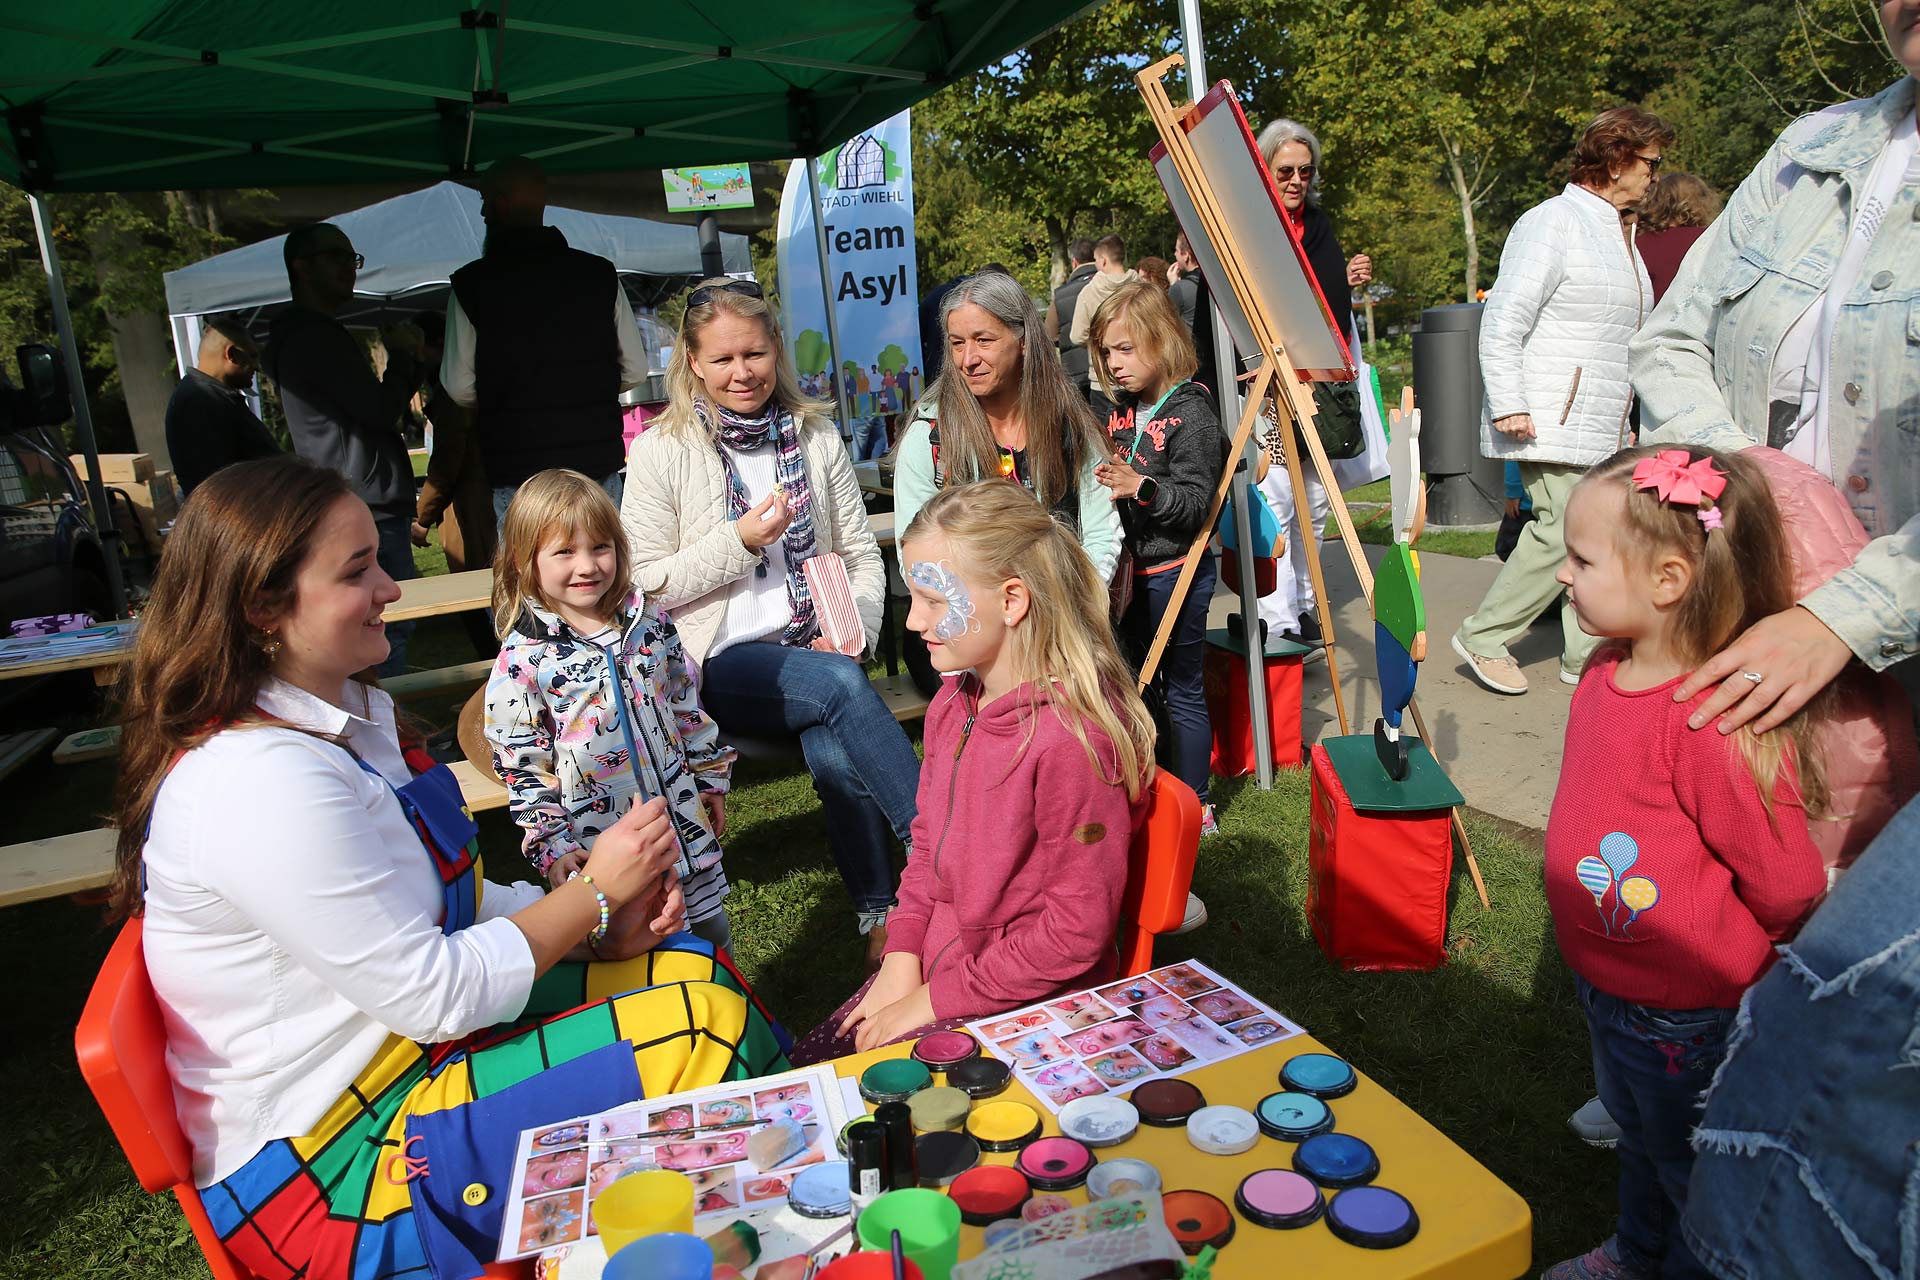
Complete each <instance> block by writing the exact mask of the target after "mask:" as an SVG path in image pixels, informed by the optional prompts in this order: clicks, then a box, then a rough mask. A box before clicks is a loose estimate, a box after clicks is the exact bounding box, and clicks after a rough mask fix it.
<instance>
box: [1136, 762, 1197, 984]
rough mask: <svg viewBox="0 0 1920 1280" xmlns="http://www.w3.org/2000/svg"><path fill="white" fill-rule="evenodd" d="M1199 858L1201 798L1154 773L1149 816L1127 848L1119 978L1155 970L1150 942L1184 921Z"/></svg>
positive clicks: (1168, 776) (1163, 773) (1176, 781)
mask: <svg viewBox="0 0 1920 1280" xmlns="http://www.w3.org/2000/svg"><path fill="white" fill-rule="evenodd" d="M1199 854H1200V797H1199V796H1196V795H1195V794H1194V793H1193V788H1192V787H1189V786H1188V785H1187V784H1186V783H1184V782H1182V781H1180V779H1178V778H1176V777H1174V776H1173V775H1172V774H1171V773H1168V772H1167V771H1166V770H1165V769H1157V770H1155V771H1154V775H1153V786H1152V788H1151V794H1150V795H1149V797H1148V801H1147V816H1146V818H1145V820H1144V821H1142V822H1141V824H1140V828H1139V830H1137V831H1135V832H1134V833H1133V843H1132V844H1131V845H1130V846H1129V847H1128V849H1127V891H1126V894H1125V896H1124V897H1122V898H1121V900H1120V976H1121V977H1123V978H1128V977H1132V976H1133V975H1134V974H1136V973H1145V972H1146V971H1147V970H1149V969H1151V968H1153V940H1154V938H1155V937H1156V936H1157V935H1159V934H1162V933H1166V932H1168V931H1169V930H1173V929H1178V928H1179V927H1180V926H1181V924H1182V923H1184V922H1185V920H1186V918H1187V890H1188V889H1189V888H1191V887H1192V885H1193V864H1194V860H1195V859H1196V858H1197V857H1198V856H1199Z"/></svg>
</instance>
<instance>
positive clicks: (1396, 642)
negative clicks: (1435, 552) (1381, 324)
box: [1373, 387, 1427, 782]
mask: <svg viewBox="0 0 1920 1280" xmlns="http://www.w3.org/2000/svg"><path fill="white" fill-rule="evenodd" d="M1387 417H1388V421H1389V423H1390V424H1391V426H1392V432H1391V436H1390V439H1389V440H1388V443H1387V467H1388V485H1389V488H1390V489H1391V490H1392V494H1393V546H1392V548H1391V549H1390V550H1389V551H1388V552H1387V554H1386V557H1385V559H1383V560H1381V562H1380V570H1379V573H1378V574H1377V575H1376V576H1375V578H1374V581H1373V647H1374V662H1375V664H1376V665H1377V667H1378V668H1379V672H1380V712H1381V715H1380V718H1379V719H1378V720H1376V721H1375V722H1374V725H1373V748H1374V752H1375V754H1377V755H1378V756H1379V757H1380V767H1381V768H1383V769H1385V770H1386V771H1387V776H1389V777H1391V778H1392V779H1393V780H1394V781H1395V782H1402V781H1405V780H1406V776H1407V767H1408V766H1407V744H1406V742H1405V740H1404V739H1403V738H1402V737H1401V735H1400V718H1401V716H1402V715H1403V714H1404V713H1405V712H1406V709H1407V704H1408V703H1409V702H1411V701H1412V700H1413V687H1414V685H1415V683H1417V682H1418V680H1419V678H1420V663H1421V662H1422V661H1424V660H1425V658H1426V656H1427V608H1426V602H1425V601H1424V600H1423V599H1422V598H1421V595H1420V558H1419V556H1418V555H1417V554H1416V553H1415V552H1414V550H1413V543H1414V540H1415V539H1417V538H1418V537H1419V536H1420V531H1421V529H1422V528H1423V527H1424V526H1425V525H1426V521H1427V494H1426V486H1425V485H1424V484H1422V483H1421V479H1420V411H1419V410H1418V409H1416V408H1414V406H1413V388H1412V387H1407V388H1405V389H1404V390H1402V391H1401V393H1400V407H1399V408H1397V409H1394V410H1393V411H1391V412H1390V413H1389V414H1388V415H1387Z"/></svg>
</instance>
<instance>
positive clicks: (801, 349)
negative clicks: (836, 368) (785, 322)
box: [793, 329, 831, 373]
mask: <svg viewBox="0 0 1920 1280" xmlns="http://www.w3.org/2000/svg"><path fill="white" fill-rule="evenodd" d="M830 354H831V353H830V352H829V351H828V349H827V336H826V335H825V334H824V333H821V332H820V331H819V330H818V329H802V330H801V331H800V334H799V336H798V337H796V338H795V339H794V340H793V365H794V368H795V369H797V370H799V371H800V372H801V373H825V372H826V371H827V359H828V357H829V355H830Z"/></svg>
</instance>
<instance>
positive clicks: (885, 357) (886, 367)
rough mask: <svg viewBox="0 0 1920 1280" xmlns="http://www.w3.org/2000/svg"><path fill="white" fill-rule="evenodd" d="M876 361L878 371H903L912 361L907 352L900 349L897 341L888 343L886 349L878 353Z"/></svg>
mask: <svg viewBox="0 0 1920 1280" xmlns="http://www.w3.org/2000/svg"><path fill="white" fill-rule="evenodd" d="M876 363H877V364H878V365H879V367H880V372H882V373H904V372H905V371H906V368H907V366H908V365H909V364H910V363H912V361H911V360H910V359H909V358H908V356H907V353H906V352H904V351H902V350H901V349H900V347H899V345H898V344H897V343H888V344H887V348H886V350H884V351H882V352H881V353H880V358H879V360H878V361H877V362H876Z"/></svg>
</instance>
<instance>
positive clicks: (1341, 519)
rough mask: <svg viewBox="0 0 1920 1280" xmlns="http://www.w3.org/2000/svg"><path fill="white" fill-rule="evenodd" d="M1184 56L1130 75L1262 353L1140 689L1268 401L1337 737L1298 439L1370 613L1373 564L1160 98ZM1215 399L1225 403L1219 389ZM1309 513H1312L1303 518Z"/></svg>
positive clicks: (1177, 115) (1305, 396)
mask: <svg viewBox="0 0 1920 1280" xmlns="http://www.w3.org/2000/svg"><path fill="white" fill-rule="evenodd" d="M1185 64H1186V59H1185V58H1184V57H1183V56H1182V55H1180V54H1177V53H1176V54H1172V55H1170V56H1168V57H1166V58H1162V59H1161V60H1160V61H1158V62H1156V63H1154V64H1153V65H1152V66H1149V67H1146V68H1144V69H1142V70H1141V71H1140V72H1138V73H1137V74H1136V75H1135V76H1134V82H1135V83H1136V84H1137V85H1138V86H1139V87H1140V96H1141V97H1143V98H1145V99H1146V102H1147V113H1148V114H1149V115H1150V116H1151V117H1152V118H1153V123H1154V127H1155V128H1156V129H1158V130H1159V131H1160V140H1161V142H1162V143H1164V144H1165V146H1166V149H1167V157H1168V159H1170V160H1171V161H1172V162H1173V166H1174V169H1175V171H1176V172H1177V173H1178V174H1179V175H1180V180H1181V182H1182V183H1183V184H1184V185H1185V186H1186V189H1187V194H1188V195H1190V196H1191V197H1192V199H1193V204H1194V208H1195V210H1196V211H1197V212H1198V214H1199V216H1200V221H1201V224H1202V226H1203V227H1204V228H1205V230H1206V234H1207V239H1208V241H1209V242H1210V243H1211V244H1212V246H1213V248H1214V251H1215V252H1216V253H1217V254H1218V256H1219V258H1220V263H1221V266H1222V267H1223V269H1224V270H1225V272H1226V276H1227V279H1226V281H1225V282H1224V283H1225V285H1226V287H1228V288H1230V289H1232V290H1233V294H1234V297H1235V298H1237V299H1238V300H1239V302H1240V305H1241V308H1242V309H1243V310H1244V311H1245V312H1246V315H1247V319H1248V321H1249V322H1250V323H1251V324H1252V326H1253V331H1254V337H1255V340H1256V341H1257V342H1258V343H1259V346H1260V351H1261V353H1262V354H1263V356H1264V357H1265V358H1264V359H1263V360H1262V361H1261V364H1260V368H1259V370H1258V371H1257V372H1256V373H1255V374H1254V377H1253V383H1252V385H1251V386H1250V387H1249V388H1248V389H1247V404H1246V408H1245V409H1244V410H1243V411H1242V412H1241V414H1240V420H1239V422H1238V423H1237V424H1236V426H1235V428H1234V434H1233V446H1232V449H1231V451H1230V452H1229V454H1228V461H1227V467H1226V470H1225V472H1224V473H1223V474H1222V475H1221V477H1220V483H1219V484H1218V485H1217V486H1215V488H1214V494H1213V505H1212V507H1211V508H1209V510H1208V512H1207V519H1206V521H1205V522H1204V523H1203V524H1202V525H1201V526H1200V530H1199V532H1198V533H1196V534H1195V535H1194V540H1193V543H1192V545H1191V546H1189V547H1188V548H1187V558H1186V562H1185V563H1184V564H1182V565H1181V566H1180V577H1179V579H1178V580H1177V581H1176V582H1175V583H1174V587H1173V596H1172V599H1171V600H1170V601H1169V603H1168V605H1167V611H1166V613H1165V615H1164V616H1163V617H1162V618H1161V620H1160V629H1159V632H1158V633H1157V634H1156V635H1155V636H1154V638H1153V645H1152V647H1151V648H1150V649H1149V650H1148V651H1147V657H1146V661H1145V662H1143V663H1142V664H1141V666H1140V688H1141V689H1143V690H1144V689H1145V688H1146V687H1147V685H1148V684H1149V683H1151V681H1152V679H1153V675H1154V672H1155V671H1156V670H1157V669H1158V667H1159V665H1160V658H1161V655H1162V654H1163V653H1164V652H1165V651H1166V647H1167V642H1168V641H1169V640H1170V639H1171V638H1172V635H1173V627H1174V624H1175V622H1177V621H1178V619H1179V615H1180V606H1181V604H1182V603H1183V602H1184V601H1185V600H1186V595H1187V591H1188V590H1189V588H1191V586H1192V585H1193V579H1194V575H1195V574H1197V573H1198V572H1199V569H1200V556H1201V554H1202V553H1203V552H1204V551H1205V550H1206V546H1207V542H1208V540H1209V539H1210V538H1211V537H1212V536H1213V526H1214V523H1215V522H1216V521H1217V520H1218V519H1219V518H1220V508H1221V506H1222V505H1223V504H1224V503H1225V501H1226V497H1227V491H1228V489H1229V488H1231V487H1232V484H1233V477H1234V474H1235V472H1236V470H1237V468H1238V465H1239V460H1240V458H1241V456H1242V455H1243V454H1244V453H1245V451H1246V445H1247V440H1248V438H1249V437H1250V436H1251V435H1252V433H1253V425H1254V423H1255V422H1257V421H1258V420H1259V419H1260V417H1261V411H1262V409H1263V408H1264V407H1265V406H1266V405H1267V404H1269V403H1271V404H1272V406H1273V420H1274V421H1275V422H1276V423H1277V424H1279V430H1280V431H1281V432H1282V433H1283V439H1284V440H1285V442H1286V448H1285V454H1286V461H1287V475H1288V478H1289V480H1290V481H1291V483H1292V485H1293V504H1294V507H1293V509H1294V525H1295V527H1294V529H1293V530H1291V531H1290V532H1291V534H1292V536H1293V537H1294V538H1295V539H1296V540H1297V541H1298V542H1299V544H1300V549H1301V553H1302V554H1304V555H1305V556H1306V557H1307V573H1308V576H1309V578H1310V579H1311V581H1312V583H1313V593H1314V599H1315V602H1316V608H1317V610H1318V612H1319V615H1320V630H1321V633H1322V635H1323V638H1324V640H1325V643H1326V658H1327V679H1328V681H1329V682H1330V683H1331V684H1332V686H1333V705H1334V712H1335V714H1336V716H1337V717H1338V719H1339V721H1340V732H1341V733H1342V734H1343V735H1344V734H1347V733H1350V732H1352V730H1351V729H1350V728H1349V727H1348V723H1347V706H1346V698H1345V695H1344V694H1343V693H1342V692H1341V690H1340V672H1339V668H1338V666H1337V665H1336V659H1335V649H1334V630H1333V612H1332V609H1331V607H1330V606H1329V604H1328V601H1327V584H1326V576H1325V574H1324V573H1323V572H1322V570H1321V565H1320V546H1319V542H1320V538H1319V530H1317V529H1303V528H1302V527H1301V526H1300V519H1301V517H1302V516H1303V515H1307V513H1309V512H1310V511H1311V510H1312V508H1311V506H1310V505H1309V503H1308V501H1307V491H1306V474H1305V472H1304V471H1302V469H1301V466H1300V447H1299V446H1304V447H1305V449H1306V452H1307V455H1308V457H1309V458H1311V459H1312V461H1313V467H1314V472H1315V474H1317V475H1318V476H1319V477H1320V483H1321V486H1322V487H1323V488H1324V489H1325V490H1326V492H1327V497H1328V499H1329V502H1330V504H1331V510H1332V512H1333V518H1334V523H1335V525H1336V526H1338V528H1339V530H1340V541H1341V543H1342V544H1343V545H1344V546H1345V547H1346V550H1347V557H1348V559H1349V560H1351V561H1352V563H1353V572H1354V576H1355V577H1356V578H1358V579H1359V581H1360V590H1361V592H1362V593H1363V594H1364V595H1365V596H1366V599H1367V604H1368V608H1369V610H1371V608H1372V604H1373V568H1372V566H1370V565H1369V564H1368V563H1367V557H1366V554H1365V553H1364V552H1363V551H1362V550H1361V549H1360V536H1359V534H1358V533H1356V532H1355V530H1354V527H1353V517H1352V516H1351V515H1350V514H1348V511H1347V503H1346V499H1345V498H1344V497H1343V496H1342V494H1341V492H1340V482H1339V480H1338V479H1336V478H1335V476H1334V474H1333V463H1332V462H1331V461H1329V460H1328V458H1327V452H1326V449H1325V448H1324V447H1322V445H1321V443H1320V435H1319V432H1318V431H1316V430H1315V429H1314V426H1313V420H1314V405H1313V394H1312V392H1311V391H1310V390H1309V389H1308V386H1307V384H1306V383H1304V382H1302V381H1301V380H1300V376H1299V374H1298V372H1297V371H1296V370H1295V368H1294V365H1293V362H1292V361H1291V360H1290V359H1289V358H1288V356H1287V349H1286V343H1285V342H1284V341H1282V339H1281V331H1280V327H1279V326H1278V325H1277V324H1276V323H1275V322H1274V319H1273V316H1272V314H1271V313H1270V312H1269V311H1268V310H1267V305H1266V300H1265V298H1263V297H1262V296H1261V295H1260V293H1259V291H1258V290H1256V289H1255V288H1254V287H1253V285H1252V278H1251V276H1250V275H1249V274H1248V272H1247V268H1246V265H1245V263H1244V261H1243V260H1242V258H1241V255H1240V249H1239V246H1237V245H1235V244H1234V243H1233V242H1232V241H1231V239H1229V238H1228V236H1227V233H1226V222H1225V220H1224V219H1223V218H1222V216H1221V214H1220V207H1219V202H1218V200H1217V198H1216V197H1215V196H1214V193H1213V188H1212V186H1211V185H1210V184H1209V183H1208V181H1207V177H1206V174H1205V173H1204V172H1202V171H1201V168H1200V161H1199V157H1198V156H1196V155H1195V154H1194V150H1193V145H1192V144H1191V143H1190V142H1189V141H1188V139H1187V132H1186V129H1185V128H1184V127H1183V126H1182V124H1181V119H1182V117H1183V116H1184V115H1185V114H1186V112H1185V111H1183V110H1181V109H1179V108H1177V107H1175V106H1174V105H1173V102H1172V100H1171V99H1170V98H1169V97H1168V96H1167V90H1166V86H1165V84H1163V83H1162V82H1163V81H1164V80H1165V78H1166V77H1167V75H1168V73H1170V72H1172V71H1173V70H1174V69H1175V68H1177V67H1181V66H1184V65H1185ZM1221 402H1222V403H1223V404H1225V403H1228V399H1227V396H1226V395H1225V394H1222V396H1221ZM1309 518H1310V517H1309ZM1248 628H1249V629H1248V637H1249V638H1248V644H1247V651H1248V654H1249V659H1248V664H1247V665H1248V669H1249V670H1258V668H1259V663H1258V661H1257V659H1256V658H1255V656H1254V655H1256V654H1257V653H1258V651H1259V648H1260V645H1259V624H1258V621H1257V620H1255V619H1249V620H1248ZM1407 710H1408V712H1409V713H1410V714H1411V715H1412V717H1413V723H1414V728H1415V729H1416V730H1417V731H1418V732H1419V734H1420V737H1421V738H1422V739H1423V740H1425V741H1427V742H1429V743H1431V741H1432V738H1431V736H1430V735H1429V734H1428V732H1427V725H1426V720H1425V717H1423V716H1422V715H1421V714H1420V704H1419V703H1418V702H1410V703H1409V704H1408V706H1407ZM1451 818H1452V826H1453V833H1454V836H1455V837H1456V838H1457V839H1458V840H1459V842H1460V850H1461V852H1462V853H1463V854H1464V855H1465V857H1466V861H1467V870H1468V872H1469V874H1471V876H1472V877H1473V887H1474V891H1475V892H1476V893H1477V894H1479V896H1480V905H1481V907H1482V908H1485V907H1487V906H1488V905H1489V903H1488V901H1487V886H1486V882H1485V881H1484V880H1482V879H1481V876H1480V863H1479V861H1478V860H1477V859H1476V858H1475V857H1474V856H1473V845H1472V844H1471V843H1470V842H1469V841H1468V839H1467V826H1466V822H1465V821H1464V820H1463V819H1462V818H1461V816H1460V810H1459V809H1458V808H1455V809H1454V810H1452V814H1451Z"/></svg>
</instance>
